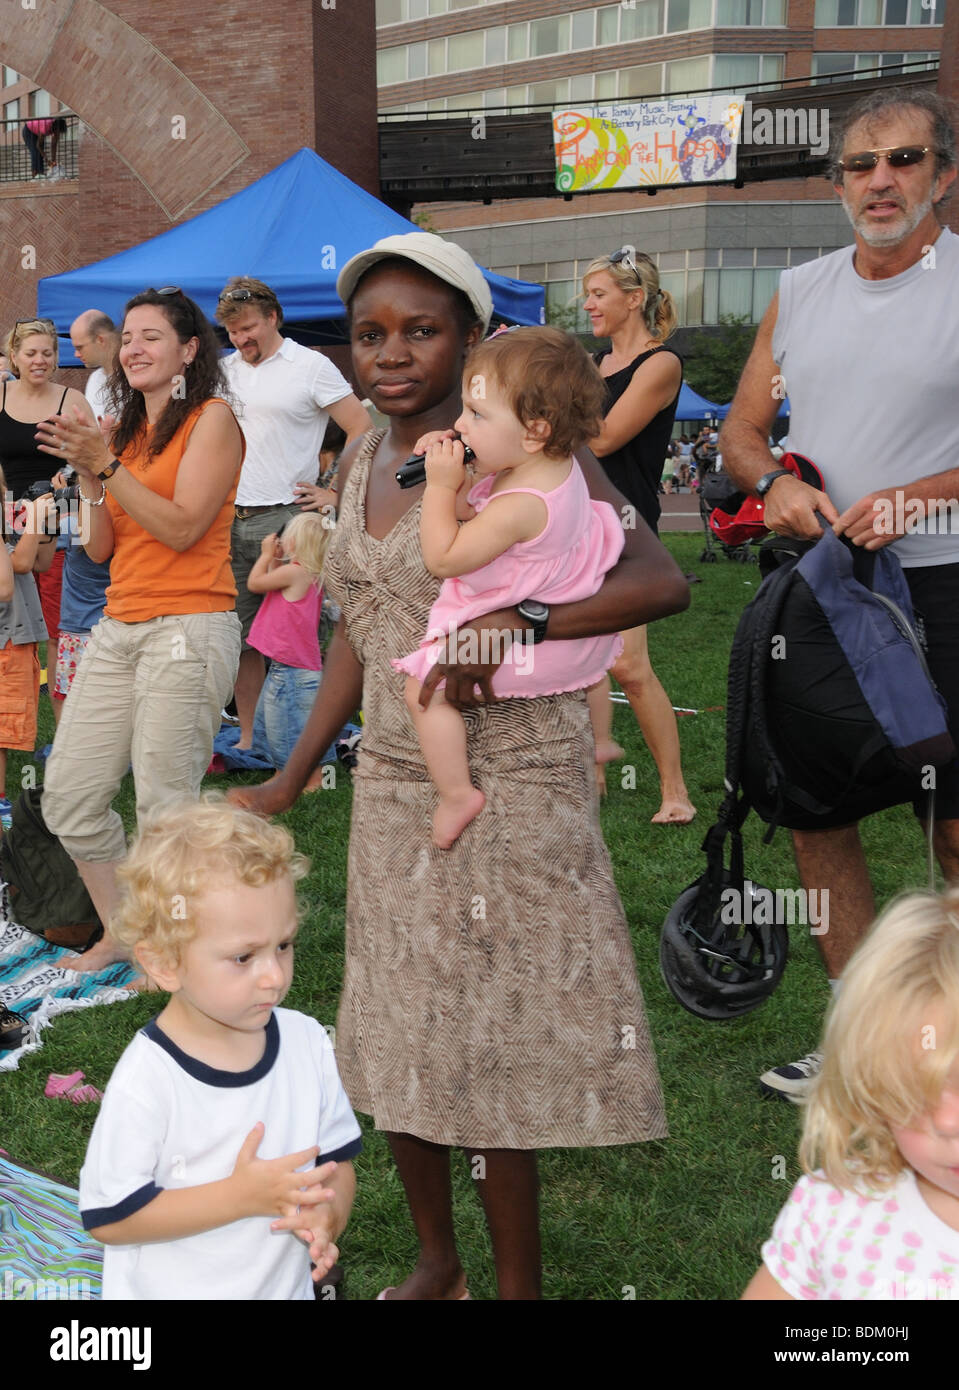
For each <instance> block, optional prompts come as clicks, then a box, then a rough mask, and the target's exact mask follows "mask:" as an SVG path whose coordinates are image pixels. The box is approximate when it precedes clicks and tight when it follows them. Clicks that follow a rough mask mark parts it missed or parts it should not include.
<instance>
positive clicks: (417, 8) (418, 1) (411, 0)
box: [407, 0, 428, 19]
mask: <svg viewBox="0 0 959 1390" xmlns="http://www.w3.org/2000/svg"><path fill="white" fill-rule="evenodd" d="M407 4H408V6H409V15H408V18H409V19H425V18H426V16H427V13H428V7H427V4H426V0H407Z"/></svg>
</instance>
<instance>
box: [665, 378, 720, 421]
mask: <svg viewBox="0 0 959 1390" xmlns="http://www.w3.org/2000/svg"><path fill="white" fill-rule="evenodd" d="M722 409H723V407H722V406H721V405H713V403H712V401H707V399H706V397H705V396H701V395H700V394H699V393H698V392H697V391H694V390H693V388H692V387H691V386H687V384H686V382H685V381H684V382H683V384H682V386H681V387H680V388H679V401H678V403H677V405H676V419H677V420H715V419H716V418H717V417H718V415H719V412H720V411H721V410H722Z"/></svg>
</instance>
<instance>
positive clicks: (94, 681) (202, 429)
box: [37, 288, 245, 970]
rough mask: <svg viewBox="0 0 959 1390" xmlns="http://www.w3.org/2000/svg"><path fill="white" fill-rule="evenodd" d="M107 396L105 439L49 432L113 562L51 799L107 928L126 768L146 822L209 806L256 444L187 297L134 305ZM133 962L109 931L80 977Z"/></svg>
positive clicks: (47, 442)
mask: <svg viewBox="0 0 959 1390" xmlns="http://www.w3.org/2000/svg"><path fill="white" fill-rule="evenodd" d="M110 388H111V390H112V392H113V398H114V402H115V406H116V415H115V416H114V417H108V418H107V420H106V421H105V422H104V425H103V427H102V432H101V430H98V429H97V428H96V427H95V426H93V425H92V424H90V423H88V422H87V421H86V419H84V418H81V413H80V412H79V411H77V410H75V411H74V412H73V413H72V415H57V416H55V417H54V419H53V420H51V421H46V422H44V423H43V424H42V425H40V426H39V427H38V432H37V439H38V443H39V446H40V447H41V448H42V449H43V450H44V451H45V452H46V453H49V454H51V455H52V456H53V457H54V458H56V459H58V460H60V461H61V463H72V464H73V466H74V467H75V468H76V470H77V473H78V476H79V484H80V497H81V500H82V502H83V504H84V505H83V507H82V515H81V523H82V535H83V537H84V539H83V544H84V545H85V547H86V550H87V554H88V555H89V556H90V558H91V559H93V560H95V561H98V562H103V561H105V560H110V562H111V582H110V587H109V589H108V590H107V605H106V609H105V611H104V616H103V617H102V618H101V620H100V622H99V623H98V624H97V625H96V627H95V628H94V629H93V632H92V634H91V638H90V644H89V646H88V647H87V650H86V652H85V653H84V655H83V658H82V660H81V662H80V666H79V668H78V670H77V674H76V677H75V679H74V683H73V685H72V687H71V690H70V694H69V697H68V699H67V701H66V703H65V707H64V711H63V717H62V720H61V724H60V728H59V729H58V731H57V737H56V739H55V741H54V745H53V752H52V753H51V755H50V759H49V762H48V764H47V771H46V778H45V783H44V795H43V810H44V816H45V818H46V821H47V824H48V826H49V827H50V829H51V830H52V831H53V833H54V834H55V835H57V836H59V838H60V839H61V841H62V842H63V845H64V848H65V849H66V850H67V852H68V853H69V854H70V855H71V857H72V858H73V859H74V861H75V862H76V865H77V868H78V870H79V872H80V876H81V878H82V879H83V881H84V883H85V884H86V886H87V889H88V890H89V893H90V896H91V898H92V899H93V902H94V906H95V907H96V909H97V912H98V914H99V916H100V920H101V921H102V922H103V923H104V926H106V925H107V924H108V922H109V919H110V915H111V913H112V911H113V907H114V904H115V902H116V897H117V888H116V867H117V864H118V863H119V862H120V861H121V860H122V859H123V858H124V856H125V853H126V839H125V835H124V830H123V822H122V821H121V819H120V817H119V815H118V814H117V812H116V811H115V810H114V809H113V807H112V801H113V798H114V796H115V795H116V793H117V791H118V790H119V787H120V783H121V781H122V779H123V775H124V773H125V772H126V770H127V767H128V766H129V765H130V763H132V765H133V778H134V783H135V785H136V796H137V814H138V816H139V815H142V814H143V813H144V812H145V811H148V810H149V809H150V808H151V807H152V806H155V805H158V804H160V803H161V802H164V801H170V800H172V799H174V798H176V797H178V796H190V795H192V796H194V797H195V796H198V795H199V790H200V782H201V779H202V777H203V773H204V772H205V770H206V768H207V766H208V764H209V761H210V755H211V752H212V749H213V738H214V735H215V734H216V732H217V730H218V728H219V726H220V711H221V710H222V708H223V705H224V703H225V702H226V701H227V700H228V699H229V697H230V692H231V690H232V689H233V683H234V681H235V679H236V670H237V664H238V662H239V655H240V625H239V622H238V620H237V617H236V612H235V599H236V588H235V586H234V583H233V573H232V569H231V567H230V525H231V522H232V520H233V498H234V496H235V495H236V484H237V479H238V477H239V473H240V465H241V464H242V462H243V453H244V447H245V446H244V441H243V434H242V431H241V430H240V427H239V425H238V424H237V421H236V418H235V416H234V414H233V411H232V410H231V408H230V406H229V404H228V403H227V401H226V400H225V399H224V397H225V396H226V383H225V381H224V378H223V375H222V372H221V369H220V363H219V349H218V345H217V341H216V337H215V335H214V332H213V329H212V327H211V326H210V324H209V323H208V322H207V320H206V318H205V317H204V315H203V313H202V311H201V310H200V308H199V306H198V305H197V304H195V303H194V302H193V300H191V299H188V298H187V296H186V295H185V294H184V293H183V292H182V290H179V289H172V288H171V289H166V290H146V291H144V293H143V294H138V295H136V296H135V298H133V299H131V300H130V302H129V304H128V305H127V306H126V311H125V314H124V320H123V331H122V340H121V347H120V353H119V358H118V363H117V367H116V370H115V371H114V374H113V377H112V378H111V381H110ZM107 441H109V443H108V442H107ZM122 959H124V952H123V951H122V949H121V948H120V947H119V946H118V945H117V943H116V942H115V941H114V940H113V938H112V937H110V935H109V933H107V934H106V935H105V936H104V937H103V939H102V940H100V941H99V942H97V944H96V945H95V946H93V947H92V948H91V949H90V950H88V951H87V952H86V953H85V954H84V955H83V956H81V957H80V958H79V960H77V961H76V962H74V963H73V965H72V967H71V968H73V969H78V970H100V969H103V968H104V967H105V966H107V965H110V964H112V963H114V962H115V961H118V960H122Z"/></svg>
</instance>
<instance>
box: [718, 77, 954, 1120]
mask: <svg viewBox="0 0 959 1390" xmlns="http://www.w3.org/2000/svg"><path fill="white" fill-rule="evenodd" d="M831 156H832V176H833V182H834V185H835V188H836V192H837V194H838V195H839V197H840V199H841V200H842V204H843V207H844V208H845V211H846V213H847V215H848V217H849V220H850V222H851V223H852V225H853V228H854V229H855V237H856V239H855V245H854V246H853V247H845V248H843V249H842V250H840V251H836V252H834V253H833V254H832V255H829V256H824V257H822V258H821V259H820V260H817V261H811V262H809V263H807V264H806V265H802V266H798V267H796V268H795V269H793V270H787V271H785V272H784V273H783V275H782V278H781V281H780V287H779V293H778V295H777V296H776V297H774V299H773V301H772V303H771V304H770V306H769V308H768V310H767V311H766V314H765V316H764V318H763V321H762V324H761V325H760V328H759V331H758V334H757V337H756V343H755V346H754V347H753V351H752V353H751V355H750V358H749V361H748V362H747V364H746V367H745V370H744V372H743V375H742V379H741V381H740V385H739V390H738V391H737V394H736V399H735V401H734V402H733V406H732V409H731V410H730V413H729V416H728V418H727V420H726V424H725V426H724V427H723V432H722V441H721V445H720V448H721V452H722V455H723V459H724V462H725V466H726V468H727V470H728V472H729V474H730V476H731V477H732V479H733V480H734V482H736V483H737V484H739V486H740V487H742V488H744V489H746V490H748V491H750V492H752V493H753V494H754V495H756V496H758V497H762V498H763V499H764V502H765V517H766V523H767V525H768V526H769V527H770V528H771V530H773V531H775V532H778V533H779V534H781V535H787V536H796V537H801V538H805V539H813V538H815V537H817V536H818V535H819V534H820V533H821V527H820V523H819V519H818V518H817V516H816V513H817V512H818V513H819V514H820V515H821V516H822V517H823V518H824V519H825V521H826V522H828V523H830V524H831V525H832V526H833V529H834V530H835V531H836V532H837V534H840V535H843V534H844V535H846V536H848V537H849V539H850V540H851V541H852V542H853V543H854V544H855V545H860V546H865V547H866V548H867V549H869V550H876V549H878V548H879V547H880V546H884V545H889V544H892V545H893V546H894V550H895V553H896V555H897V556H898V558H899V560H900V562H901V563H902V565H903V569H904V573H905V576H906V579H907V581H908V583H909V587H910V591H911V594H912V600H913V605H914V607H915V610H916V613H917V617H919V618H921V620H922V622H923V624H924V627H925V633H926V638H927V641H928V661H929V667H930V670H931V672H932V676H933V679H934V680H935V682H936V685H937V686H938V688H939V690H940V692H941V694H942V695H943V698H944V699H945V701H946V703H947V706H948V709H949V727H950V732H951V734H952V736H953V738H954V739H955V741H956V742H957V743H959V531H956V530H954V529H953V528H952V524H951V521H950V522H946V523H944V521H943V519H942V517H943V513H942V511H941V508H939V507H936V501H937V499H942V500H944V501H946V502H948V501H949V499H955V498H959V395H957V384H959V330H957V327H956V325H957V322H959V237H957V236H955V235H954V234H953V233H952V232H951V231H949V229H948V228H945V227H943V226H942V225H941V223H940V221H939V219H938V217H937V211H938V209H939V207H940V206H941V204H942V203H943V202H944V201H945V200H946V197H947V196H948V195H949V193H950V192H951V191H952V185H953V183H954V181H955V179H956V136H955V131H954V129H953V127H952V122H951V118H950V112H949V108H948V107H947V105H946V103H945V101H943V100H942V99H941V98H939V97H937V96H936V95H934V94H933V93H929V92H926V91H924V90H922V89H910V90H908V91H901V90H900V91H896V90H895V89H892V90H887V91H880V92H875V93H872V94H870V95H869V96H868V97H866V98H864V99H863V100H862V101H860V102H858V103H856V105H855V106H854V107H853V108H852V109H851V110H850V112H849V114H848V116H847V118H846V121H845V122H844V125H843V128H842V130H840V131H839V132H837V133H836V135H835V136H834V139H833V145H832V150H831ZM783 390H785V391H788V393H789V399H790V403H791V407H792V413H791V417H790V428H789V437H788V441H786V443H787V447H788V448H790V449H793V450H795V451H796V452H797V453H800V454H804V455H806V456H807V457H808V458H810V459H812V460H813V462H814V463H816V464H817V465H818V466H819V469H820V471H821V472H822V475H823V478H824V480H825V483H826V488H827V491H826V493H825V494H823V493H821V492H818V491H816V490H815V489H813V488H811V487H808V486H807V485H806V484H805V483H802V482H800V481H799V479H798V478H796V477H794V476H793V475H792V474H789V473H786V472H784V471H783V470H782V469H780V468H779V467H778V465H777V463H776V460H775V459H774V457H773V455H772V454H771V453H770V451H769V447H768V443H767V439H768V435H769V430H770V428H771V426H772V422H773V419H774V417H775V414H776V410H777V408H778V405H779V400H780V399H781V397H782V393H783ZM952 510H953V509H952V508H950V507H947V508H946V514H947V515H948V514H949V513H951V512H952ZM920 516H921V518H922V519H921V520H918V518H919V517H920ZM915 809H916V812H917V814H919V815H924V814H925V809H926V806H925V798H923V799H922V800H921V801H918V802H917V803H916V808H915ZM792 835H793V845H794V849H795V854H796V863H797V867H798V871H799V876H800V880H801V882H802V884H803V887H804V888H805V889H806V890H807V891H808V890H811V889H813V888H815V889H818V890H820V891H821V890H822V889H824V888H826V889H828V891H829V900H828V901H829V931H828V932H827V933H826V934H825V935H823V936H819V937H817V938H816V939H817V942H818V944H819V947H820V950H821V952H822V956H823V960H824V963H825V965H826V969H827V972H828V975H829V978H830V983H831V985H832V987H833V989H835V988H836V987H837V983H838V979H839V975H840V972H841V971H842V968H843V966H844V965H845V963H846V961H847V960H848V958H849V956H850V955H851V954H852V952H853V949H854V948H855V946H856V944H857V943H858V941H859V939H860V938H861V937H862V935H863V933H864V932H865V931H866V929H867V927H868V926H869V925H870V923H871V921H872V919H873V916H874V902H873V893H872V885H871V883H870V879H869V872H868V868H867V865H866V860H865V856H864V854H863V848H862V843H861V840H860V837H859V829H858V826H857V825H855V824H854V825H849V826H844V827H840V828H838V829H833V830H815V831H793V832H792ZM933 845H934V848H935V852H936V855H937V857H938V860H939V863H940V865H941V867H942V870H943V873H944V874H945V876H946V879H947V880H949V881H952V880H955V879H957V878H959V767H957V766H956V765H955V764H953V765H950V767H949V768H947V769H944V770H940V771H939V773H938V774H937V784H936V797H935V824H934V829H933ZM819 1063H820V1059H819V1055H818V1054H817V1053H812V1054H810V1055H809V1056H808V1057H804V1058H803V1059H802V1060H801V1061H799V1062H796V1063H793V1064H791V1065H789V1066H783V1067H776V1068H773V1069H772V1070H770V1071H767V1072H766V1073H765V1075H764V1076H763V1077H762V1081H761V1084H762V1086H763V1089H764V1091H766V1092H768V1093H770V1094H775V1095H780V1096H783V1097H785V1098H797V1099H799V1098H801V1096H802V1095H803V1094H804V1093H805V1092H806V1091H807V1090H808V1088H809V1085H810V1083H811V1081H812V1079H813V1077H814V1076H815V1075H816V1073H817V1071H818V1069H819Z"/></svg>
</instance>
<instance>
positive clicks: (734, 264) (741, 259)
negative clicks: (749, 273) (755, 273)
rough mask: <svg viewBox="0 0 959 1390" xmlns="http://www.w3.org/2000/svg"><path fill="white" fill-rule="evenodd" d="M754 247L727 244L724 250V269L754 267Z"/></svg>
mask: <svg viewBox="0 0 959 1390" xmlns="http://www.w3.org/2000/svg"><path fill="white" fill-rule="evenodd" d="M752 264H753V248H752V247H751V246H746V247H743V246H727V247H726V250H725V251H724V252H723V269H724V270H742V269H744V268H745V267H746V266H748V267H749V268H750V269H752Z"/></svg>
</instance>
